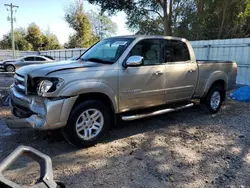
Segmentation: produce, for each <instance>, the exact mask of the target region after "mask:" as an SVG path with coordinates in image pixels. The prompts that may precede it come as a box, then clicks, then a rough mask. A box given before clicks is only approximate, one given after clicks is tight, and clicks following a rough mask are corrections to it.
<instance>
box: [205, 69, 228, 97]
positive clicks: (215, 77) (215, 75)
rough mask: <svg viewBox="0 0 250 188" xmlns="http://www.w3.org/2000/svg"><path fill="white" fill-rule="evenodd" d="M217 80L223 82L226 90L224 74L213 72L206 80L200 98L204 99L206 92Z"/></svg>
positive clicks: (226, 78)
mask: <svg viewBox="0 0 250 188" xmlns="http://www.w3.org/2000/svg"><path fill="white" fill-rule="evenodd" d="M218 80H223V81H224V82H225V88H227V83H228V77H227V75H226V73H224V72H222V71H215V72H213V73H212V74H211V75H210V77H209V78H208V80H207V83H206V85H205V88H204V91H203V95H202V97H205V96H206V94H207V93H208V91H209V90H210V88H211V86H212V85H213V84H214V83H215V82H216V81H218Z"/></svg>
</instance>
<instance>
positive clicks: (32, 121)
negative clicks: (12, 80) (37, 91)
mask: <svg viewBox="0 0 250 188" xmlns="http://www.w3.org/2000/svg"><path fill="white" fill-rule="evenodd" d="M10 90H11V91H10V106H11V111H12V114H13V115H14V116H16V117H19V118H24V119H25V121H26V122H27V123H28V124H29V126H30V127H31V128H34V129H39V130H52V129H58V128H61V127H64V126H65V125H66V124H67V120H68V118H69V114H70V112H71V109H72V107H73V105H74V103H75V101H76V99H77V96H75V97H67V98H54V99H53V100H51V99H47V98H42V97H38V96H26V95H24V94H22V93H20V92H19V91H17V90H16V89H15V88H14V87H11V88H10ZM25 127H27V126H25ZM11 128H14V127H13V126H12V127H11ZM18 128H20V127H18Z"/></svg>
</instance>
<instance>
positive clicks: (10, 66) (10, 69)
mask: <svg viewBox="0 0 250 188" xmlns="http://www.w3.org/2000/svg"><path fill="white" fill-rule="evenodd" d="M5 70H6V72H15V67H14V66H13V65H7V66H6V68H5Z"/></svg>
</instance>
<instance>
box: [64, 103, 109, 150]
mask: <svg viewBox="0 0 250 188" xmlns="http://www.w3.org/2000/svg"><path fill="white" fill-rule="evenodd" d="M98 113H99V114H98ZM84 119H85V120H84ZM98 123H99V124H98ZM77 127H78V128H77ZM109 127H110V114H109V110H108V108H107V107H106V106H105V105H104V104H103V103H102V102H100V101H97V100H88V101H85V102H83V103H81V104H79V105H77V106H76V107H75V108H74V109H73V111H72V112H71V114H70V117H69V119H68V123H67V125H66V127H65V128H64V130H63V134H64V136H65V138H66V139H67V140H68V141H69V142H70V143H72V144H73V145H75V146H77V147H80V148H84V147H89V146H93V145H95V144H96V143H98V142H100V141H101V140H102V139H103V137H104V136H105V135H106V133H107V132H108V130H109ZM77 130H78V131H77Z"/></svg>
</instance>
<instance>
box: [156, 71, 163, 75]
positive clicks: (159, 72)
mask: <svg viewBox="0 0 250 188" xmlns="http://www.w3.org/2000/svg"><path fill="white" fill-rule="evenodd" d="M162 74H163V73H162V72H161V71H156V72H154V75H156V76H159V75H162Z"/></svg>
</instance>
